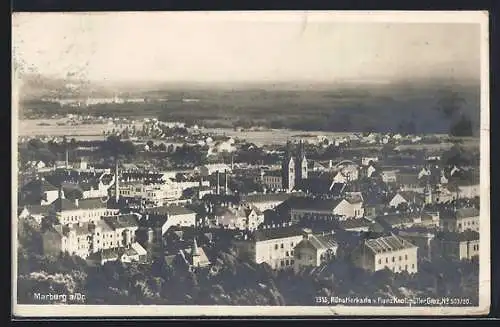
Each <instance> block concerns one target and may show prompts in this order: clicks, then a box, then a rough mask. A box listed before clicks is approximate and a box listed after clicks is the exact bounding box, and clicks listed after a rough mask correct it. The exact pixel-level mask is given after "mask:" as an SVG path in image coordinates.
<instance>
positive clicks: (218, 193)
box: [215, 170, 220, 195]
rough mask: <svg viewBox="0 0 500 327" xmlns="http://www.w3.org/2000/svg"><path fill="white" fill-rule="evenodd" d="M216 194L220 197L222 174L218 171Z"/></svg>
mask: <svg viewBox="0 0 500 327" xmlns="http://www.w3.org/2000/svg"><path fill="white" fill-rule="evenodd" d="M215 193H216V194H217V195H220V173H219V171H218V170H217V186H216V188H215Z"/></svg>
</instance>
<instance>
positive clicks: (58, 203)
mask: <svg viewBox="0 0 500 327" xmlns="http://www.w3.org/2000/svg"><path fill="white" fill-rule="evenodd" d="M50 206H51V209H52V210H54V211H56V212H61V211H70V210H77V207H76V205H75V203H74V202H72V201H70V200H68V199H64V198H63V199H61V198H58V199H55V200H54V202H52V203H51V204H50Z"/></svg>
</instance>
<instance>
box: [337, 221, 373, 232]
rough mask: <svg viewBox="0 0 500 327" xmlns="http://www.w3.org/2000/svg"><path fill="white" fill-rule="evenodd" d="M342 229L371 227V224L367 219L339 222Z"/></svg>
mask: <svg viewBox="0 0 500 327" xmlns="http://www.w3.org/2000/svg"><path fill="white" fill-rule="evenodd" d="M338 225H339V227H340V228H342V229H344V230H347V229H351V228H360V227H369V226H370V225H371V222H370V221H368V220H366V219H347V220H342V221H339V222H338Z"/></svg>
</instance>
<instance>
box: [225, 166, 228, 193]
mask: <svg viewBox="0 0 500 327" xmlns="http://www.w3.org/2000/svg"><path fill="white" fill-rule="evenodd" d="M224 194H228V191H227V169H225V170H224Z"/></svg>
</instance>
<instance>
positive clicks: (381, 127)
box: [21, 77, 480, 134]
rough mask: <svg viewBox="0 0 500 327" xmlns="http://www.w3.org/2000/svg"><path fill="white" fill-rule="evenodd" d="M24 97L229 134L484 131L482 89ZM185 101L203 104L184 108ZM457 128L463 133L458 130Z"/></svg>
mask: <svg viewBox="0 0 500 327" xmlns="http://www.w3.org/2000/svg"><path fill="white" fill-rule="evenodd" d="M21 93H22V99H23V100H22V101H23V107H24V108H25V109H27V111H28V112H30V111H35V112H37V113H47V114H53V113H56V112H57V111H61V112H68V113H69V112H72V111H75V110H76V109H74V108H65V107H63V108H59V107H58V106H44V104H43V103H40V101H39V100H40V98H42V97H50V96H52V97H61V98H64V97H69V98H71V97H87V96H94V97H104V96H105V97H109V96H113V95H116V94H121V95H126V96H133V97H144V98H146V99H148V100H150V101H149V102H148V103H145V104H144V103H142V104H106V105H95V106H91V107H87V108H83V109H78V110H80V111H81V110H84V111H85V112H88V113H89V114H100V115H118V116H119V115H122V116H144V115H146V116H154V117H158V118H160V119H164V120H181V121H186V122H188V123H207V122H211V123H214V122H215V123H217V124H225V125H226V126H229V127H231V126H234V125H235V124H236V125H238V124H244V125H265V126H268V127H272V128H292V129H300V130H323V131H339V132H340V131H342V132H343V131H392V132H403V133H405V132H406V133H448V132H449V131H450V130H455V131H456V130H459V131H460V130H462V129H467V126H468V122H470V125H471V126H470V129H471V130H472V131H473V132H474V134H475V133H476V132H477V133H478V131H479V117H480V112H479V104H480V87H479V82H475V81H464V82H461V83H457V82H453V81H446V80H415V81H398V82H392V83H370V82H366V81H361V82H355V81H351V82H345V83H332V84H326V83H322V84H300V83H267V84H256V83H253V84H235V85H229V84H211V85H208V84H187V83H178V84H176V83H145V84H137V85H133V84H130V83H128V84H127V83H121V84H117V83H114V84H111V83H107V84H105V83H87V82H85V81H75V80H61V79H60V80H56V79H47V78H42V77H30V78H29V79H27V80H26V82H25V84H24V86H23V89H22V91H21ZM160 99H161V100H160ZM165 99H168V101H165ZM185 99H197V100H199V101H197V102H187V101H183V100H185ZM457 124H458V125H457ZM454 125H457V126H458V128H455V129H453V126H454ZM462 126H464V127H462Z"/></svg>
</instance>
